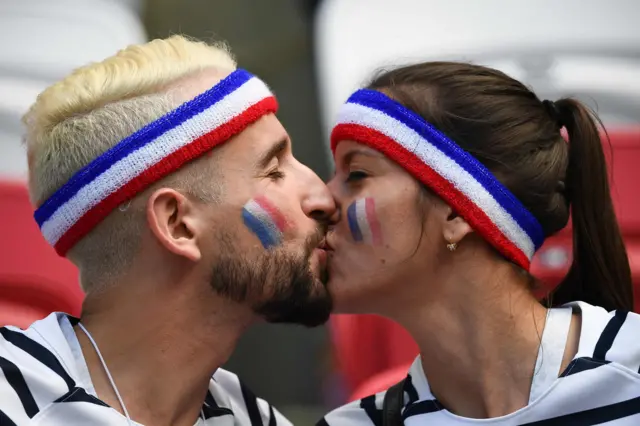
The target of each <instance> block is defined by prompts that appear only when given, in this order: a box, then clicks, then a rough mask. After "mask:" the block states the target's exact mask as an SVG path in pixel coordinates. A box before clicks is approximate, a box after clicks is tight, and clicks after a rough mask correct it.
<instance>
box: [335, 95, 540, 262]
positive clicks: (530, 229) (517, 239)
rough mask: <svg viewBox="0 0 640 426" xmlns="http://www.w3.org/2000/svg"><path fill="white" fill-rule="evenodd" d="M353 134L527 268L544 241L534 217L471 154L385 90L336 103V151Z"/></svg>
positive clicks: (352, 138) (353, 136)
mask: <svg viewBox="0 0 640 426" xmlns="http://www.w3.org/2000/svg"><path fill="white" fill-rule="evenodd" d="M343 140H352V141H355V142H358V143H361V144H364V145H368V146H370V147H371V148H374V149H376V150H377V151H379V152H381V153H383V154H385V155H386V156H387V157H389V158H390V159H392V160H393V161H395V162H397V163H398V164H399V165H401V166H402V167H404V168H405V169H406V170H407V171H408V172H409V173H410V174H411V175H413V176H414V177H415V178H416V179H418V180H419V181H420V182H422V183H424V184H425V185H426V186H427V187H429V188H430V189H431V190H433V191H434V192H435V193H436V194H437V195H438V196H440V197H441V198H442V199H443V200H445V201H446V202H447V203H448V204H449V205H450V206H451V207H452V208H454V209H455V210H456V212H457V213H458V214H459V215H460V216H462V217H463V218H464V219H465V220H466V221H467V222H468V223H469V225H470V226H471V227H473V228H474V230H475V231H476V232H477V233H478V234H480V235H482V237H483V238H484V239H485V240H486V241H487V242H489V243H490V244H491V245H492V246H493V247H494V248H496V249H497V250H498V251H499V252H500V253H501V254H502V255H503V256H505V257H506V258H507V259H509V260H511V261H512V262H514V263H516V264H517V265H519V266H520V267H522V268H524V269H526V270H528V269H529V267H530V265H531V259H532V258H533V255H534V254H535V252H536V250H537V249H538V248H539V247H540V246H541V245H542V243H543V241H544V233H543V231H542V227H541V226H540V224H539V223H538V221H537V219H536V218H535V217H534V216H533V215H532V214H531V213H530V212H529V211H528V210H527V209H526V208H525V207H524V206H523V205H522V203H521V202H520V201H519V200H518V199H517V198H516V197H515V196H514V195H513V194H512V193H511V192H510V191H509V190H508V189H507V188H506V187H505V186H504V185H502V184H501V183H500V182H499V181H498V180H497V179H496V178H495V176H493V174H492V173H491V172H490V171H489V170H488V169H487V168H486V167H485V166H484V165H482V164H481V163H480V162H479V161H478V160H477V159H475V157H473V156H472V155H471V154H469V153H467V152H466V151H464V150H463V149H462V148H460V147H459V146H458V145H457V144H456V143H455V142H453V141H452V140H451V139H449V138H448V137H447V136H446V135H444V134H443V133H442V132H440V131H439V130H438V129H436V128H435V127H434V126H432V125H431V124H429V123H428V122H426V121H425V120H424V119H423V118H422V117H420V116H419V115H418V114H416V113H414V112H413V111H411V110H409V109H407V108H406V107H404V106H403V105H401V104H400V103H398V102H397V101H395V100H393V99H391V98H389V97H388V96H386V95H385V94H383V93H381V92H378V91H375V90H368V89H362V90H358V91H357V92H355V93H354V94H353V95H351V97H350V98H349V99H348V100H347V102H346V103H345V104H344V105H343V106H342V107H341V109H340V112H339V113H338V120H337V124H336V126H335V127H334V128H333V131H332V133H331V148H332V150H333V151H334V153H335V149H336V146H337V145H338V143H339V142H340V141H343Z"/></svg>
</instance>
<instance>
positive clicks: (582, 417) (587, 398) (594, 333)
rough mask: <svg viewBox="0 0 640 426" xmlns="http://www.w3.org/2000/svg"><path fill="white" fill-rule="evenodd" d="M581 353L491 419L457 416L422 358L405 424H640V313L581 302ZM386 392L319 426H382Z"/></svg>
mask: <svg viewBox="0 0 640 426" xmlns="http://www.w3.org/2000/svg"><path fill="white" fill-rule="evenodd" d="M569 306H573V307H574V309H579V310H580V311H581V313H582V329H581V333H580V341H579V346H578V353H577V354H576V356H575V357H574V359H573V360H572V362H571V363H570V364H569V366H568V367H567V368H566V369H565V371H564V372H563V373H562V374H561V376H560V377H559V378H558V379H556V380H555V381H553V383H552V384H551V385H550V387H549V388H548V389H547V390H546V391H545V392H542V393H541V394H540V396H539V397H537V398H536V399H534V400H532V401H531V403H530V404H529V405H527V406H526V407H524V408H522V409H520V410H518V411H516V412H514V413H511V414H509V415H507V416H503V417H498V418H493V419H469V418H462V417H459V416H456V415H455V414H453V413H451V412H449V411H448V410H447V409H446V408H445V407H443V406H442V404H440V403H439V402H438V400H437V399H436V398H435V397H434V395H433V394H432V393H431V391H430V389H429V383H428V381H427V378H426V376H425V374H424V371H423V369H422V363H421V362H420V357H418V359H416V360H415V361H414V363H413V365H412V366H411V368H410V369H409V373H408V375H407V380H406V382H405V387H404V391H405V392H404V407H403V409H402V417H403V419H404V424H405V425H406V426H418V425H420V426H424V425H438V426H471V425H474V424H477V425H480V424H482V425H483V426H534V425H535V426H573V425H580V426H590V425H607V426H639V425H640V315H637V314H634V313H627V312H624V311H615V312H611V313H609V312H607V311H605V310H604V309H602V308H598V307H594V306H591V305H588V304H585V303H582V302H576V303H572V304H570V305H569ZM384 394H385V392H381V393H378V394H376V395H371V396H369V397H366V398H363V399H361V400H359V401H354V402H352V403H350V404H347V405H345V406H343V407H341V408H338V409H337V410H334V411H332V412H331V413H329V414H327V415H326V416H325V417H324V418H323V419H321V420H320V422H318V424H317V426H382V402H383V400H384Z"/></svg>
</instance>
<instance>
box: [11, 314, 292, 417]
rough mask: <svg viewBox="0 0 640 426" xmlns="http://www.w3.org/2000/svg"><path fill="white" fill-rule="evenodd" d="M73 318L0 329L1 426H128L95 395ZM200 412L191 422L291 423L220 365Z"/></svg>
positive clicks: (58, 316)
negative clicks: (81, 358)
mask: <svg viewBox="0 0 640 426" xmlns="http://www.w3.org/2000/svg"><path fill="white" fill-rule="evenodd" d="M73 321H74V319H73V318H70V317H68V316H66V315H65V314H61V313H54V314H51V315H50V316H48V317H47V318H45V319H44V320H42V321H38V322H36V323H35V324H34V325H33V326H31V327H30V328H29V329H27V330H19V329H17V328H14V327H3V328H0V426H14V425H18V426H21V425H46V426H58V425H59V426H62V425H64V426H76V425H77V426H81V425H82V426H86V425H105V426H107V425H109V426H111V425H123V426H124V425H128V423H127V420H126V418H125V417H124V416H122V415H121V414H120V413H119V412H117V411H116V410H114V409H113V408H111V407H109V406H108V405H107V404H105V403H104V402H102V401H101V400H100V399H98V398H97V397H96V395H95V391H94V390H93V385H92V384H91V382H90V378H89V375H88V371H86V365H85V364H84V361H83V360H82V361H79V360H78V358H77V356H78V354H81V351H80V350H79V346H78V344H77V340H75V341H74V339H75V334H74V333H73V330H72V322H73ZM80 356H81V355H80ZM202 412H203V414H204V417H205V420H204V421H203V420H198V422H197V423H196V425H200V426H206V425H214V424H215V425H216V426H237V425H243V426H244V425H246V426H291V423H290V422H289V421H288V420H287V419H285V418H284V416H282V414H280V413H279V412H278V411H277V410H275V409H274V408H273V407H272V406H271V405H269V403H267V402H266V401H264V400H262V399H260V398H257V397H256V396H255V395H254V394H253V393H252V392H251V391H250V390H249V389H248V388H247V387H246V386H245V385H244V384H243V383H242V382H241V381H240V380H239V379H238V377H237V376H236V375H235V374H233V373H230V372H228V371H225V370H222V369H220V370H218V371H217V372H216V373H215V374H214V376H213V378H212V379H211V382H210V385H209V392H208V393H207V395H206V398H205V400H204V403H203V406H202ZM134 424H136V425H137V423H134Z"/></svg>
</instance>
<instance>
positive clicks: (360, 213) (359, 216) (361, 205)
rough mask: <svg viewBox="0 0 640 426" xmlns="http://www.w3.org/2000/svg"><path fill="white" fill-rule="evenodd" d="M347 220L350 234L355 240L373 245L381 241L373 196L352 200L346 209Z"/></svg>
mask: <svg viewBox="0 0 640 426" xmlns="http://www.w3.org/2000/svg"><path fill="white" fill-rule="evenodd" d="M347 220H348V222H349V229H350V230H351V235H352V236H353V239H354V240H355V241H356V242H362V243H368V244H373V245H380V244H381V243H382V231H381V229H380V222H379V221H378V217H377V215H376V204H375V201H374V199H373V198H371V197H367V198H361V199H359V200H356V201H354V202H353V203H352V204H351V205H350V206H349V208H348V209H347Z"/></svg>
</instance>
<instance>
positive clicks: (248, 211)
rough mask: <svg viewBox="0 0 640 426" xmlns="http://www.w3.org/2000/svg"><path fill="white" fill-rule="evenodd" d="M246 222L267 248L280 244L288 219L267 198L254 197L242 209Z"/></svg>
mask: <svg viewBox="0 0 640 426" xmlns="http://www.w3.org/2000/svg"><path fill="white" fill-rule="evenodd" d="M242 219H243V221H244V224H245V225H246V226H247V228H249V230H250V231H251V232H253V233H254V234H255V235H256V236H257V237H258V239H259V240H260V242H261V243H262V246H263V247H264V248H266V249H268V248H271V247H274V246H277V245H280V244H281V243H282V237H283V233H284V231H285V230H286V229H287V227H288V224H287V219H286V218H285V216H284V214H282V212H281V211H280V210H279V209H278V208H277V207H276V206H275V205H274V204H273V203H272V202H270V201H269V200H268V199H267V198H265V197H263V196H259V197H256V198H252V199H251V200H249V201H248V202H247V204H245V205H244V207H243V209H242Z"/></svg>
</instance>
